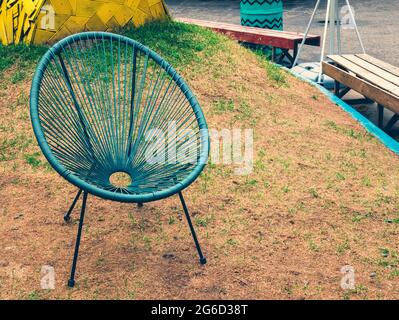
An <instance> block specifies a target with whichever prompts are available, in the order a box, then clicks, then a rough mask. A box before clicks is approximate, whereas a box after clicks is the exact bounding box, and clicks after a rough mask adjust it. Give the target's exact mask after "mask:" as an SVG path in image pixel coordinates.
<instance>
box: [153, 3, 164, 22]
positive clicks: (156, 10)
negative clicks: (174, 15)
mask: <svg viewBox="0 0 399 320" xmlns="http://www.w3.org/2000/svg"><path fill="white" fill-rule="evenodd" d="M150 10H151V16H152V17H153V18H162V17H164V16H165V13H166V12H165V7H164V6H163V4H162V3H161V2H159V3H157V4H155V5H153V6H151V7H150Z"/></svg>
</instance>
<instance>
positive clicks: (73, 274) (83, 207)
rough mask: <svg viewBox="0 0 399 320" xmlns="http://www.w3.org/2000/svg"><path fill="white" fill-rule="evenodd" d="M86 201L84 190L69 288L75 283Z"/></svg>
mask: <svg viewBox="0 0 399 320" xmlns="http://www.w3.org/2000/svg"><path fill="white" fill-rule="evenodd" d="M86 201H87V192H86V191H84V192H83V201H82V209H81V212H80V219H79V227H78V235H77V238H76V243H75V252H74V255H73V262H72V268H71V277H70V279H69V280H68V287H70V288H72V287H73V286H74V285H75V271H76V263H77V261H78V255H79V245H80V238H81V236H82V227H83V220H84V216H85V211H86Z"/></svg>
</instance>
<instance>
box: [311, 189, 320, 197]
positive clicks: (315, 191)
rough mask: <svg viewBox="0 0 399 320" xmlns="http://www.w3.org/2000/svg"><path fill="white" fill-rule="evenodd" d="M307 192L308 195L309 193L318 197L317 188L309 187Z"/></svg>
mask: <svg viewBox="0 0 399 320" xmlns="http://www.w3.org/2000/svg"><path fill="white" fill-rule="evenodd" d="M309 193H310V195H311V196H312V197H313V198H318V197H319V194H318V193H317V190H316V189H314V188H311V189H310V190H309Z"/></svg>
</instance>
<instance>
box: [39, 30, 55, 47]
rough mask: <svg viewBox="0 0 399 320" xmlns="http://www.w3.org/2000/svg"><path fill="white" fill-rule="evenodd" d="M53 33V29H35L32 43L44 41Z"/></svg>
mask: <svg viewBox="0 0 399 320" xmlns="http://www.w3.org/2000/svg"><path fill="white" fill-rule="evenodd" d="M54 35H55V31H48V30H41V29H37V30H36V32H35V39H34V43H35V44H40V43H46V42H48V41H49V40H50V39H51V37H53V36H54Z"/></svg>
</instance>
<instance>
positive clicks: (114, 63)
mask: <svg viewBox="0 0 399 320" xmlns="http://www.w3.org/2000/svg"><path fill="white" fill-rule="evenodd" d="M30 103H31V120H32V124H33V128H34V132H35V135H36V137H37V140H38V143H39V145H40V148H41V149H42V151H43V153H44V155H45V157H46V158H47V160H48V161H49V162H50V164H51V165H52V166H53V167H54V169H55V170H56V171H57V172H58V173H59V174H60V175H62V176H63V177H64V178H65V179H67V180H68V181H69V182H71V183H72V184H74V185H76V186H77V187H78V188H81V189H83V190H86V191H87V192H89V193H92V194H94V195H97V196H100V197H103V198H106V199H110V200H117V201H123V202H147V201H153V200H158V199H161V198H165V197H167V196H170V195H172V194H174V193H177V192H179V191H180V190H182V189H184V188H185V187H187V186H188V185H189V184H190V183H192V182H193V181H194V180H195V179H196V178H197V177H198V175H199V174H200V173H201V171H202V169H203V168H204V166H205V163H206V161H207V159H208V154H209V134H208V130H207V125H206V121H205V118H204V115H203V113H202V110H201V108H200V106H199V104H198V102H197V100H196V98H195V97H194V95H193V93H192V92H191V90H190V89H189V88H188V86H187V85H186V84H185V82H184V80H183V79H182V78H181V77H180V76H179V75H178V74H177V72H176V71H175V70H174V69H173V68H172V67H171V66H170V65H169V64H168V63H167V62H166V61H165V60H163V59H162V58H161V57H160V56H159V55H157V54H156V53H155V52H153V51H152V50H150V49H148V48H147V47H145V46H143V45H142V44H140V43H138V42H136V41H134V40H132V39H129V38H127V37H123V36H119V35H115V34H111V33H104V32H87V33H81V34H76V35H73V36H70V37H67V38H65V39H63V40H62V41H60V42H59V43H57V44H55V45H54V46H53V47H52V48H50V49H49V51H48V52H47V53H46V54H45V55H44V57H43V58H42V60H41V61H40V63H39V65H38V67H37V70H36V73H35V76H34V79H33V82H32V88H31V100H30ZM117 174H122V175H126V176H127V179H126V181H125V183H124V184H123V183H122V184H119V183H118V182H115V181H113V180H112V177H114V176H115V175H117Z"/></svg>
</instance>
